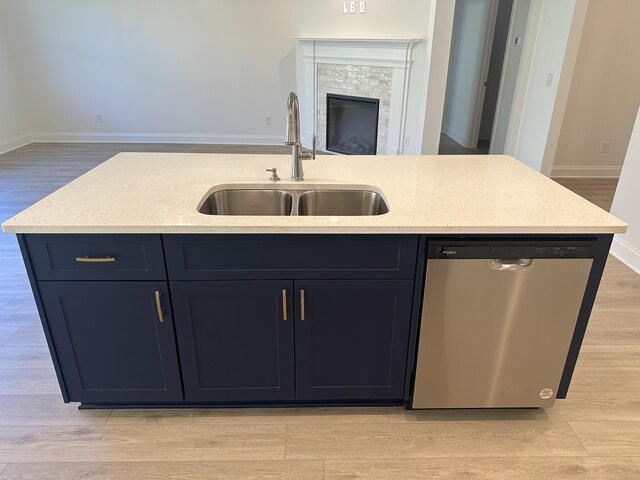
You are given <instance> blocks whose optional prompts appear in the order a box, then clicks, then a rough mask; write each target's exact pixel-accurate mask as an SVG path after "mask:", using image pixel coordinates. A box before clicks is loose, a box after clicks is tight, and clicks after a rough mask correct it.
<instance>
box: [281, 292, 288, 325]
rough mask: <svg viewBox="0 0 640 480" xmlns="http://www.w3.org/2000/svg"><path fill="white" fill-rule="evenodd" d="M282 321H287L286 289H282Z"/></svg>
mask: <svg viewBox="0 0 640 480" xmlns="http://www.w3.org/2000/svg"><path fill="white" fill-rule="evenodd" d="M282 319H283V320H286V319H287V289H286V288H283V289H282Z"/></svg>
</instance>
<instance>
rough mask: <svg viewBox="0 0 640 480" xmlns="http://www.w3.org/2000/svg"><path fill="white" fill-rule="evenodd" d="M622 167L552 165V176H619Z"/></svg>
mask: <svg viewBox="0 0 640 480" xmlns="http://www.w3.org/2000/svg"><path fill="white" fill-rule="evenodd" d="M621 171H622V167H603V166H586V165H582V166H581V165H575V166H567V167H560V166H558V167H553V168H552V169H551V176H552V177H557V178H561V177H592V178H593V177H597V178H619V177H620V172H621Z"/></svg>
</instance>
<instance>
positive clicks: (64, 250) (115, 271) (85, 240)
mask: <svg viewBox="0 0 640 480" xmlns="http://www.w3.org/2000/svg"><path fill="white" fill-rule="evenodd" d="M26 238H27V246H28V248H29V253H30V254H31V261H32V263H33V267H34V270H35V273H36V277H37V278H38V280H164V279H165V278H166V273H165V268H164V255H163V251H162V239H161V237H160V235H27V237H26Z"/></svg>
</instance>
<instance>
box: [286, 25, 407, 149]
mask: <svg viewBox="0 0 640 480" xmlns="http://www.w3.org/2000/svg"><path fill="white" fill-rule="evenodd" d="M297 41H298V43H297V48H296V60H297V61H296V65H297V67H296V85H297V93H298V98H299V101H300V110H301V112H300V113H301V119H300V120H301V127H300V128H301V137H302V141H303V144H304V145H307V146H309V145H311V142H312V138H313V134H314V129H315V133H316V136H317V140H318V149H319V150H324V149H325V148H326V116H327V111H326V105H327V103H326V102H327V100H326V95H327V93H337V94H341V95H353V96H358V97H369V98H377V99H379V100H380V115H379V119H378V148H377V154H378V155H385V154H388V155H398V154H402V153H403V145H404V142H403V139H404V131H405V123H406V111H407V97H408V91H409V71H410V69H411V65H412V63H413V60H412V59H411V53H412V47H413V45H414V44H415V43H417V42H418V41H419V40H414V39H337V38H299V39H297Z"/></svg>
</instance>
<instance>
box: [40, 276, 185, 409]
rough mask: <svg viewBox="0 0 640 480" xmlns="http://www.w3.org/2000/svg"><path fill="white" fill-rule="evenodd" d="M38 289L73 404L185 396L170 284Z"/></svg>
mask: <svg viewBox="0 0 640 480" xmlns="http://www.w3.org/2000/svg"><path fill="white" fill-rule="evenodd" d="M38 287H39V290H40V294H41V299H42V305H43V308H44V311H45V314H46V317H47V320H48V322H49V326H50V328H51V335H52V338H53V343H54V344H55V347H56V350H57V355H58V359H59V362H60V366H61V369H62V373H63V377H64V382H65V385H66V387H67V391H68V394H69V399H70V400H71V401H72V402H83V403H90V404H102V403H130V402H131V403H165V402H181V401H182V387H181V382H180V372H179V369H178V358H177V354H176V346H175V336H174V332H173V322H172V319H171V308H170V302H169V297H168V293H169V292H168V289H167V284H166V282H84V281H82V282H48V281H45V282H39V283H38ZM158 307H159V308H158ZM161 312H162V313H161Z"/></svg>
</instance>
